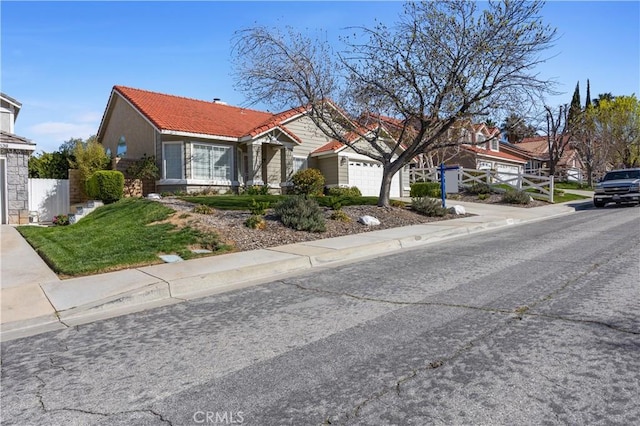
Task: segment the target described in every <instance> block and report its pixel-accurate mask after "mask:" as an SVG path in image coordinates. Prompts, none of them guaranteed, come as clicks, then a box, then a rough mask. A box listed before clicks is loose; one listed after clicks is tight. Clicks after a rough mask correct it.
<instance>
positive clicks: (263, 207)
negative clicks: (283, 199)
mask: <svg viewBox="0 0 640 426" xmlns="http://www.w3.org/2000/svg"><path fill="white" fill-rule="evenodd" d="M268 208H269V202H268V201H263V202H258V201H256V200H255V199H254V198H252V199H251V202H250V203H249V205H248V206H247V209H248V210H249V211H250V212H251V214H252V215H258V216H263V215H264V214H265V213H266V212H267V209H268Z"/></svg>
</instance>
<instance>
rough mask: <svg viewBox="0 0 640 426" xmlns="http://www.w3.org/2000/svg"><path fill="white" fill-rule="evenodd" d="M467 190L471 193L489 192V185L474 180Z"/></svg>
mask: <svg viewBox="0 0 640 426" xmlns="http://www.w3.org/2000/svg"><path fill="white" fill-rule="evenodd" d="M467 191H468V192H470V193H471V194H491V187H490V186H489V185H488V184H486V183H480V182H474V184H473V185H471V186H470V187H469V189H467Z"/></svg>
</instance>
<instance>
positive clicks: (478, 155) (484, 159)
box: [432, 123, 527, 179]
mask: <svg viewBox="0 0 640 426" xmlns="http://www.w3.org/2000/svg"><path fill="white" fill-rule="evenodd" d="M451 140H457V141H458V142H457V145H456V146H453V147H448V148H444V149H440V150H438V151H436V152H434V154H435V155H437V156H438V157H439V159H438V160H437V161H438V162H439V161H443V162H444V163H446V164H447V165H458V166H461V167H464V168H467V169H476V170H495V171H497V172H498V174H500V173H509V174H521V173H523V170H524V165H525V164H526V163H527V160H525V159H523V158H522V157H520V156H517V155H513V154H511V153H508V152H502V151H501V150H500V147H501V144H500V129H498V128H497V127H490V126H487V125H486V124H484V123H482V124H471V123H467V124H463V125H460V126H457V127H456V128H452V129H450V130H449V131H448V132H447V136H446V140H445V141H444V142H445V143H449V142H450V141H451ZM434 162H435V161H432V163H434ZM509 177H510V176H509V175H505V176H504V178H506V179H508V178H509Z"/></svg>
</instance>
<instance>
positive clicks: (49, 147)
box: [27, 121, 99, 152]
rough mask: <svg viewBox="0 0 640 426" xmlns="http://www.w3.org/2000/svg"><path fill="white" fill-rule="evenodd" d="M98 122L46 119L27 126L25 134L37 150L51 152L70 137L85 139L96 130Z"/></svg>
mask: <svg viewBox="0 0 640 426" xmlns="http://www.w3.org/2000/svg"><path fill="white" fill-rule="evenodd" d="M98 123H99V122H98ZM98 123H96V122H95V121H94V122H89V121H86V122H74V123H65V122H56V121H47V122H44V123H38V124H35V125H33V126H31V127H29V128H28V131H27V134H28V135H29V137H30V138H31V139H33V141H34V142H36V144H37V149H38V151H40V150H42V151H44V152H53V151H56V150H57V149H58V148H59V147H60V145H61V144H62V143H63V142H65V141H68V140H69V139H71V138H82V139H87V138H88V137H89V136H91V135H95V134H96V132H97V131H98V125H99V124H98Z"/></svg>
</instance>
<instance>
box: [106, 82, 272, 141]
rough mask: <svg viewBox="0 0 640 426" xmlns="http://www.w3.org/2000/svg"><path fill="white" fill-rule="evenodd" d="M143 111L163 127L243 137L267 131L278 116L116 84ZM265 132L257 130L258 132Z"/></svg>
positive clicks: (121, 92) (157, 125) (157, 124)
mask: <svg viewBox="0 0 640 426" xmlns="http://www.w3.org/2000/svg"><path fill="white" fill-rule="evenodd" d="M114 91H116V92H117V93H119V94H120V95H122V96H123V97H124V98H125V99H127V100H128V101H129V102H131V104H133V106H135V107H136V108H137V109H138V110H139V111H140V113H142V114H143V115H144V116H145V117H146V118H147V119H148V120H149V121H151V122H152V123H153V125H154V126H156V127H157V128H158V129H160V130H171V131H178V132H186V133H198V134H205V135H211V136H227V137H232V138H241V137H243V136H248V135H250V134H251V133H252V132H253V131H254V130H255V129H258V128H263V130H264V131H266V130H268V129H269V128H268V125H266V124H265V123H271V124H270V126H271V127H275V126H276V125H277V123H275V122H272V121H273V120H274V117H276V115H274V114H272V113H269V112H262V111H256V110H251V109H247V108H239V107H234V106H230V105H226V104H221V103H215V102H209V101H202V100H197V99H191V98H184V97H180V96H173V95H165V94H162V93H156V92H150V91H147V90H141V89H134V88H130V87H124V86H114ZM259 133H262V132H256V133H255V134H259Z"/></svg>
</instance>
